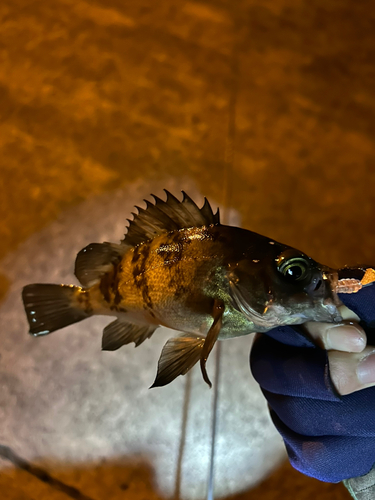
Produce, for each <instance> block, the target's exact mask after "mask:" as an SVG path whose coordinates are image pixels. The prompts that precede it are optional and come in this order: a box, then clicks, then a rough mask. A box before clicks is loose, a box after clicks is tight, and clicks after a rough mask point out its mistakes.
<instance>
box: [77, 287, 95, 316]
mask: <svg viewBox="0 0 375 500" xmlns="http://www.w3.org/2000/svg"><path fill="white" fill-rule="evenodd" d="M77 300H78V303H79V305H80V306H81V307H82V309H83V310H84V311H85V313H86V314H91V313H92V312H93V311H94V309H93V307H92V305H91V301H90V295H89V292H88V290H82V291H81V292H80V293H78V295H77Z"/></svg>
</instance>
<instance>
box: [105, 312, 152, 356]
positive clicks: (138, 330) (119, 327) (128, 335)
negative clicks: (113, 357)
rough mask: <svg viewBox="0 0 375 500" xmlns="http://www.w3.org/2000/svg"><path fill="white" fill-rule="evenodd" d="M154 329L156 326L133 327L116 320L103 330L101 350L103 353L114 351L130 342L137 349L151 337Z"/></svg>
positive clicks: (130, 324)
mask: <svg viewBox="0 0 375 500" xmlns="http://www.w3.org/2000/svg"><path fill="white" fill-rule="evenodd" d="M156 328H158V325H144V326H143V325H134V324H132V323H125V322H124V321H121V320H119V319H116V320H115V321H112V323H110V324H109V325H107V326H106V327H105V328H104V330H103V339H102V349H103V351H116V350H117V349H119V348H120V347H122V346H123V345H126V344H130V342H134V343H135V347H138V346H139V345H140V344H142V342H144V341H145V340H146V339H148V338H150V337H151V335H152V334H153V333H154V331H155V330H156Z"/></svg>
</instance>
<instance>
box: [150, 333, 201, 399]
mask: <svg viewBox="0 0 375 500" xmlns="http://www.w3.org/2000/svg"><path fill="white" fill-rule="evenodd" d="M204 341H205V338H204V337H201V336H200V335H194V334H190V335H185V336H183V337H177V338H172V339H169V340H168V342H167V343H166V344H165V346H164V347H163V350H162V352H161V355H160V358H159V363H158V372H157V375H156V378H155V382H154V383H153V384H152V386H151V387H150V389H151V388H152V387H162V386H163V385H167V384H169V383H170V382H172V381H173V380H174V379H175V378H176V377H178V376H179V375H185V374H186V373H187V372H188V371H189V370H190V368H192V367H193V366H194V365H195V364H196V363H197V362H198V361H199V358H200V356H201V352H202V349H203V345H204Z"/></svg>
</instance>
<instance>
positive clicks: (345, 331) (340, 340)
mask: <svg viewBox="0 0 375 500" xmlns="http://www.w3.org/2000/svg"><path fill="white" fill-rule="evenodd" d="M326 343H327V348H328V349H335V350H337V351H344V352H362V351H363V349H364V348H365V347H366V343H367V338H366V334H365V332H364V331H363V330H362V328H361V327H357V326H354V325H340V326H334V327H332V328H330V329H329V330H328V332H327V341H326Z"/></svg>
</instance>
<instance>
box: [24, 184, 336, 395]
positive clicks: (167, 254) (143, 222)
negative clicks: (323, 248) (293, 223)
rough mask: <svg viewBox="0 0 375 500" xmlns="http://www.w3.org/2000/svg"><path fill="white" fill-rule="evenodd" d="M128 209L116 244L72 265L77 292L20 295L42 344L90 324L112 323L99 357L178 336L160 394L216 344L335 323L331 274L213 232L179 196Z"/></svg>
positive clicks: (237, 235) (88, 251)
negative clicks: (159, 335)
mask: <svg viewBox="0 0 375 500" xmlns="http://www.w3.org/2000/svg"><path fill="white" fill-rule="evenodd" d="M166 194H167V199H166V201H163V200H161V199H160V198H158V197H156V196H153V198H154V202H153V203H151V202H149V201H146V208H145V209H144V208H139V207H136V208H137V210H138V213H137V214H133V216H134V219H133V220H131V221H130V220H129V219H128V221H129V226H128V228H127V234H126V235H125V237H124V239H123V240H122V241H121V242H120V243H119V244H115V243H108V242H106V243H91V244H90V245H88V246H87V247H86V248H84V249H83V250H81V251H80V252H79V253H78V255H77V258H76V262H75V275H76V277H77V278H78V280H79V282H80V283H81V285H82V287H80V286H74V285H51V284H32V285H27V286H25V287H24V289H23V294H22V296H23V302H24V306H25V311H26V314H27V319H28V322H29V325H30V333H31V334H32V335H35V336H39V335H46V334H48V333H51V332H53V331H55V330H58V329H60V328H63V327H65V326H67V325H70V324H72V323H76V322H78V321H81V320H83V319H85V318H88V317H90V316H92V315H95V314H98V315H108V316H114V317H115V318H116V319H115V321H113V322H112V323H110V324H109V325H108V326H106V327H105V328H104V332H103V339H102V348H103V349H104V350H110V351H111V350H116V349H118V348H119V347H121V346H123V345H125V344H129V343H130V342H134V343H135V345H136V346H138V345H140V344H141V343H142V342H143V341H144V340H146V339H148V338H149V337H151V335H152V334H153V333H154V331H155V330H156V329H157V328H158V327H159V326H165V327H168V328H173V329H174V330H179V331H180V332H183V335H182V336H180V337H177V338H172V339H170V340H168V342H167V343H166V344H165V346H164V347H163V350H162V353H161V356H160V359H159V363H158V370H157V375H156V379H155V382H154V384H153V386H152V387H157V386H163V385H166V384H168V383H169V382H171V381H172V380H174V379H175V378H176V377H177V376H178V375H184V374H185V373H187V372H188V371H189V370H190V368H192V367H193V366H194V365H195V364H196V363H197V362H198V361H199V360H200V365H201V369H202V374H203V378H204V380H205V381H206V382H207V383H208V384H209V385H211V383H210V381H209V378H208V375H207V373H206V368H205V364H206V360H207V357H208V355H209V353H210V351H211V349H212V347H213V346H214V344H215V342H216V340H217V339H219V340H225V339H230V338H233V337H238V336H241V335H247V334H249V333H252V332H266V331H268V330H270V329H272V328H274V327H276V326H281V325H297V324H301V323H305V322H306V321H326V322H335V321H340V320H341V316H340V313H339V311H338V309H337V307H338V305H339V301H338V299H337V295H336V294H335V292H334V290H333V287H332V278H331V276H332V273H331V272H330V270H329V268H327V267H325V266H322V265H320V264H318V263H317V262H315V261H314V260H313V259H312V258H310V257H308V256H307V255H305V254H304V253H302V252H300V251H299V250H295V249H294V248H291V247H289V246H287V245H283V244H282V243H277V242H276V241H273V240H271V239H269V238H267V237H265V236H261V235H260V234H257V233H254V232H251V231H247V230H245V229H240V228H238V227H231V226H226V225H222V224H220V218H219V211H217V212H216V213H214V212H213V211H212V208H211V206H210V204H209V202H208V201H207V200H206V199H205V202H204V205H203V206H202V208H198V206H197V205H196V204H195V203H194V202H193V201H192V199H191V198H190V197H189V196H188V195H187V194H185V193H183V199H182V201H179V200H178V199H177V198H175V197H174V196H173V195H172V194H170V193H168V192H167V191H166Z"/></svg>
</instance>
